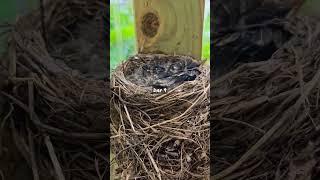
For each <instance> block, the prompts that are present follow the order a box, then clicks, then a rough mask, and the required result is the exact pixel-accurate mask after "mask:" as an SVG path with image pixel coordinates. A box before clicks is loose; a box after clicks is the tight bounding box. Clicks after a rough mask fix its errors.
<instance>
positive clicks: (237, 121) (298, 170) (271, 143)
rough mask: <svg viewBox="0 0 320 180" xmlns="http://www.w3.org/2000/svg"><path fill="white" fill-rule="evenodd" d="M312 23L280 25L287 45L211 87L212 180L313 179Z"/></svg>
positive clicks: (317, 36) (319, 65)
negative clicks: (267, 58) (284, 29)
mask: <svg viewBox="0 0 320 180" xmlns="http://www.w3.org/2000/svg"><path fill="white" fill-rule="evenodd" d="M318 22H319V21H318V20H314V19H310V18H307V17H295V18H292V19H288V20H286V22H285V23H284V26H285V28H286V29H287V30H288V31H290V33H292V38H291V39H290V40H289V41H288V42H286V43H285V44H284V45H283V46H282V47H281V48H279V49H278V50H277V51H276V52H275V53H274V54H273V55H272V57H271V58H270V59H269V60H268V61H261V62H252V63H246V64H243V65H241V66H239V67H238V68H236V69H235V70H233V71H231V72H230V73H228V74H226V75H224V76H222V77H220V78H218V79H215V80H214V81H212V82H211V83H212V84H211V88H212V89H211V96H212V99H211V106H210V108H211V109H210V116H211V118H212V122H211V125H212V127H213V128H212V129H214V131H213V132H212V133H213V134H212V142H213V147H214V148H213V149H212V154H214V157H212V167H213V168H212V171H213V174H214V176H213V178H214V179H217V180H218V179H318V177H319V174H320V172H319V162H320V157H319V152H320V151H319V146H320V139H319V129H320V121H319V120H320V119H319V117H320V113H319V112H320V106H319V103H320V98H319V97H320V96H319V94H320V58H319V55H320V48H319V47H320V46H319V45H320V32H319V23H318Z"/></svg>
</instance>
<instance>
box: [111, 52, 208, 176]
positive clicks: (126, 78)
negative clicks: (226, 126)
mask: <svg viewBox="0 0 320 180" xmlns="http://www.w3.org/2000/svg"><path fill="white" fill-rule="evenodd" d="M176 65H177V66H178V65H179V68H180V69H179V68H173V69H171V68H172V66H176ZM144 66H149V67H148V68H147V70H149V71H148V72H144V70H145V69H143V67H144ZM170 67H171V68H170ZM159 69H161V71H158V70H159ZM172 70H174V71H175V72H172ZM190 71H191V72H192V71H197V72H198V74H197V75H196V77H194V79H188V78H186V79H181V78H177V76H179V75H181V76H182V75H185V76H188V75H190V74H189V73H191V72H190ZM143 73H150V74H146V75H143ZM170 78H171V79H170ZM172 79H174V80H176V81H174V83H172V84H170V83H169V82H171V80H172ZM160 80H163V81H161V83H163V84H162V85H165V86H166V87H167V89H168V90H167V91H166V92H161V93H156V92H154V91H153V90H152V88H154V85H155V84H154V83H159V81H160ZM111 85H112V86H111V88H112V100H111V104H110V106H111V112H110V113H111V122H112V124H111V126H112V137H111V138H112V140H111V142H112V151H113V153H114V154H115V155H116V157H115V160H116V162H117V164H118V165H119V167H118V170H120V172H121V173H122V177H121V178H122V179H125V178H139V177H140V178H143V179H155V178H157V179H181V178H184V179H209V159H210V158H209V121H208V114H209V106H208V105H209V71H208V67H207V66H206V65H204V64H201V63H199V62H197V61H195V60H193V59H191V58H190V57H185V56H169V55H159V54H152V55H140V54H139V55H136V56H135V57H133V58H131V59H129V60H128V61H126V62H124V63H123V64H122V65H120V66H119V67H118V68H117V69H116V70H115V71H114V72H113V75H112V79H111ZM121 173H120V174H121Z"/></svg>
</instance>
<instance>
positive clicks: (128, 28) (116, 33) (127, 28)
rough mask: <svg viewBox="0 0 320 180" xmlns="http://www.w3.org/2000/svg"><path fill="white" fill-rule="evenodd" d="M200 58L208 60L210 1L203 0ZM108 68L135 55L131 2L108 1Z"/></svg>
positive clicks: (122, 0)
mask: <svg viewBox="0 0 320 180" xmlns="http://www.w3.org/2000/svg"><path fill="white" fill-rule="evenodd" d="M205 1H206V4H205V19H204V31H203V42H202V43H203V45H202V58H203V59H207V60H208V61H209V59H210V0H205ZM110 10H111V11H110V68H111V69H114V68H115V67H116V66H117V65H118V64H119V63H121V62H122V61H123V60H125V59H127V58H128V57H129V56H130V55H133V54H135V53H136V49H135V46H136V40H135V29H134V16H133V5H132V0H111V1H110Z"/></svg>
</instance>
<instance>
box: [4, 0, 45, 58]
mask: <svg viewBox="0 0 320 180" xmlns="http://www.w3.org/2000/svg"><path fill="white" fill-rule="evenodd" d="M38 2H39V0H0V24H3V23H13V22H14V21H15V19H16V17H17V15H23V14H24V13H27V12H29V11H30V10H33V9H35V8H37V6H38ZM4 30H5V29H4V28H1V27H0V35H1V32H3V31H4ZM5 47H6V37H4V36H0V54H1V53H3V51H4V50H5Z"/></svg>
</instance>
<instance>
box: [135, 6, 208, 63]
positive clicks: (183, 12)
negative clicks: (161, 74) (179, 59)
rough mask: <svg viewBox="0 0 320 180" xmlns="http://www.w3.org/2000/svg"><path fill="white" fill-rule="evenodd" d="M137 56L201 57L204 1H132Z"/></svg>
mask: <svg viewBox="0 0 320 180" xmlns="http://www.w3.org/2000/svg"><path fill="white" fill-rule="evenodd" d="M133 2H134V3H133V4H134V13H135V26H136V37H137V48H138V52H139V53H164V54H177V55H189V56H192V57H194V58H197V59H200V58H201V50H202V32H203V19H204V0H134V1H133Z"/></svg>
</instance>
